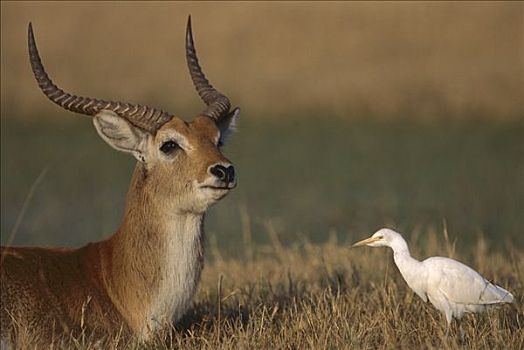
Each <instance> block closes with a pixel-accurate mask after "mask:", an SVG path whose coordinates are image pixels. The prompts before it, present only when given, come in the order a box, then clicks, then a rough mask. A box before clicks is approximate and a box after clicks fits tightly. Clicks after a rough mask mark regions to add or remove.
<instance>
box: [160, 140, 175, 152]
mask: <svg viewBox="0 0 524 350" xmlns="http://www.w3.org/2000/svg"><path fill="white" fill-rule="evenodd" d="M179 147H180V146H179V145H178V144H177V143H176V142H175V141H171V140H170V141H166V142H164V143H163V144H162V147H160V150H161V151H162V152H164V153H165V154H169V153H171V152H173V151H174V150H175V149H177V148H179Z"/></svg>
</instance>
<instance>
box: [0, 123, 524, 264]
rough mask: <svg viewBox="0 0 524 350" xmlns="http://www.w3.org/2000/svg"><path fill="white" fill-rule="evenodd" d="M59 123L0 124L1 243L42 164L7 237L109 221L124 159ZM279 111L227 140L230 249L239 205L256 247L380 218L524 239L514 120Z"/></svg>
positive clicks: (497, 240) (235, 246)
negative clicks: (231, 168) (234, 179)
mask: <svg viewBox="0 0 524 350" xmlns="http://www.w3.org/2000/svg"><path fill="white" fill-rule="evenodd" d="M66 117H67V116H64V118H66ZM66 119H67V120H66V122H65V123H56V124H54V123H52V122H46V123H33V124H23V123H21V122H15V121H13V120H11V119H4V120H3V121H2V150H1V151H2V163H1V165H2V167H1V186H2V196H1V201H2V218H1V219H2V223H1V229H2V243H5V242H6V241H7V240H8V237H7V236H8V235H9V234H8V233H9V232H10V231H11V229H12V227H13V225H14V222H15V220H16V217H17V215H18V214H19V212H20V209H21V207H22V204H23V201H24V198H25V196H26V194H27V192H28V190H29V188H30V187H31V184H32V183H33V182H34V181H35V179H36V178H37V177H38V175H39V174H40V172H41V171H42V169H44V168H45V167H46V166H48V167H49V168H48V171H47V173H46V176H45V178H44V179H43V181H42V182H41V183H40V184H39V185H38V186H37V188H36V190H35V192H34V195H33V197H32V199H31V201H30V202H29V205H28V207H27V211H26V215H25V216H24V218H23V221H22V224H21V226H20V229H19V230H18V232H17V233H16V236H15V238H14V243H15V244H43V245H66V246H76V245H81V244H84V243H86V242H88V241H92V240H98V239H101V238H103V237H106V236H107V235H109V234H111V233H112V232H113V231H114V230H115V229H116V228H117V226H118V224H119V220H120V217H121V214H122V208H123V203H124V198H125V192H126V189H127V186H128V181H129V178H130V174H131V169H132V167H133V163H134V162H133V160H132V159H131V157H129V156H127V155H125V154H121V153H119V152H115V151H114V150H113V149H111V148H110V147H108V146H107V145H106V144H105V143H104V142H103V141H102V140H100V139H99V137H98V136H97V134H96V132H95V130H94V128H93V127H92V125H91V123H90V122H89V120H88V119H87V118H86V119H82V118H73V117H72V116H71V118H70V119H69V118H66ZM279 120H280V121H279V122H276V121H273V122H258V121H257V120H256V118H255V117H251V116H249V115H247V113H246V115H244V116H243V119H242V120H241V123H240V129H239V132H238V133H237V134H236V135H234V136H233V138H232V139H231V142H230V143H229V145H228V146H226V147H225V150H224V152H225V154H226V155H227V156H228V157H229V158H230V159H231V160H232V161H233V162H234V163H235V165H236V167H237V173H238V178H239V186H238V187H237V189H236V190H235V191H233V193H232V194H231V195H230V196H229V197H227V198H226V199H225V200H223V201H222V202H221V203H219V204H218V205H217V206H216V207H213V208H212V209H211V210H210V213H209V215H208V218H207V222H206V226H207V232H208V235H209V236H210V237H215V238H216V240H217V241H218V244H219V247H220V249H221V250H222V251H223V253H224V254H225V255H226V256H234V255H235V254H236V253H237V252H238V250H239V249H241V245H240V244H239V242H240V241H241V237H242V234H241V228H242V225H243V223H242V220H241V219H239V218H240V217H241V215H239V214H241V213H244V214H246V213H247V214H248V216H249V217H250V218H251V224H252V226H253V232H254V234H253V240H254V242H255V243H267V236H266V235H264V234H259V233H260V232H265V229H266V227H267V226H268V225H271V226H272V227H273V228H274V229H275V230H276V232H277V233H278V234H279V236H280V238H281V240H282V242H283V244H284V245H288V244H290V243H292V242H294V241H296V239H297V238H298V237H307V238H308V239H309V240H311V241H312V242H324V241H325V240H326V234H327V233H328V232H330V231H334V232H337V233H338V235H339V237H340V239H341V240H342V241H343V242H347V241H350V240H352V239H354V238H357V237H363V236H365V235H367V234H369V233H371V232H372V231H374V230H375V229H377V228H380V227H382V226H385V225H389V226H393V227H396V228H398V229H399V230H400V231H403V232H405V233H406V235H407V236H408V237H409V236H410V235H411V234H419V235H420V236H421V237H420V239H422V240H424V235H423V234H421V233H422V232H424V230H427V229H428V228H434V227H439V228H442V226H443V224H444V223H446V224H447V228H448V231H449V232H450V235H451V236H452V237H454V238H455V239H457V244H458V247H459V248H460V247H463V246H465V245H467V244H469V242H470V241H472V240H476V239H477V237H478V236H479V235H482V236H483V237H485V238H486V239H487V241H488V242H489V243H490V244H491V245H492V246H494V247H496V248H497V249H503V248H504V247H507V246H508V245H516V246H518V247H520V248H522V247H524V238H523V237H522V232H524V220H523V218H522V213H523V212H524V141H523V140H524V138H523V135H524V123H523V122H522V121H514V122H495V121H485V120H471V119H469V120H468V121H451V120H449V121H440V122H431V123H429V122H428V123H421V122H416V121H414V119H411V120H402V119H401V120H397V121H390V122H388V121H376V120H365V119H361V120H356V121H343V120H338V119H335V118H328V117H326V116H319V117H315V118H304V119H299V118H289V117H285V116H282V117H281V118H279ZM64 228H67V229H64Z"/></svg>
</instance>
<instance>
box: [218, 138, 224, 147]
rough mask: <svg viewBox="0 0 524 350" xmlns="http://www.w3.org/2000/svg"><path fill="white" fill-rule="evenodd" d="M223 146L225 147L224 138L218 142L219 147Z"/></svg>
mask: <svg viewBox="0 0 524 350" xmlns="http://www.w3.org/2000/svg"><path fill="white" fill-rule="evenodd" d="M222 146H224V142H222V138H220V139H219V140H218V142H217V147H218V148H220V147H222Z"/></svg>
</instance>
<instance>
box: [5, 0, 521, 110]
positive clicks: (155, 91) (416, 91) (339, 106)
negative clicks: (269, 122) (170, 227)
mask: <svg viewBox="0 0 524 350" xmlns="http://www.w3.org/2000/svg"><path fill="white" fill-rule="evenodd" d="M1 6H2V20H1V25H2V31H1V35H2V40H1V42H2V50H1V57H2V60H1V64H2V72H1V73H2V74H1V75H2V79H1V80H2V91H1V95H2V98H1V106H2V117H5V116H6V115H10V116H19V115H20V116H26V117H28V118H41V117H42V116H43V117H46V116H51V115H62V113H58V112H57V111H58V109H57V107H55V106H54V105H52V104H51V103H49V102H48V101H47V100H46V99H45V98H44V97H43V96H42V94H41V92H40V91H38V88H37V86H36V83H35V81H34V78H33V77H32V75H31V71H30V68H29V63H28V59H27V43H26V37H27V24H28V22H29V21H32V22H33V25H34V28H35V34H36V37H37V41H38V44H39V47H40V51H41V54H42V56H43V60H44V63H45V65H46V67H47V69H48V71H49V73H50V75H51V77H53V78H54V80H56V81H57V82H58V83H59V84H60V85H62V87H63V88H65V89H67V90H70V91H71V92H74V93H78V94H87V95H95V96H96V95H98V96H99V97H105V98H114V99H123V100H131V101H132V102H140V103H148V104H154V105H159V106H160V107H162V108H164V109H166V110H170V111H172V112H174V113H177V114H179V115H181V116H183V117H186V118H189V117H191V116H192V115H194V114H195V113H196V112H198V111H199V109H200V106H201V104H200V102H199V101H198V98H197V96H196V94H195V92H194V91H193V88H192V86H191V82H190V79H189V76H188V73H187V69H186V67H185V61H184V52H183V42H184V41H183V40H184V39H183V38H184V30H185V22H186V18H187V15H188V14H190V13H191V14H192V16H193V21H194V30H195V35H196V43H197V48H198V51H199V54H200V56H201V61H202V64H203V66H204V68H205V71H206V72H207V73H208V76H209V77H210V79H211V81H212V82H213V83H214V84H215V85H216V86H217V87H219V88H220V89H222V90H224V91H225V92H227V93H228V94H229V95H231V97H232V100H233V103H235V104H239V105H240V106H241V107H242V108H243V111H244V115H245V116H250V117H253V116H254V115H256V116H257V117H260V118H262V117H263V118H277V117H279V116H282V115H286V116H297V117H298V116H301V115H303V114H307V115H322V116H324V115H328V116H333V115H335V116H338V117H342V118H355V117H362V116H368V115H375V116H378V117H381V118H394V117H398V116H404V117H406V116H407V117H415V118H417V119H420V118H431V117H444V116H445V117H460V118H464V117H471V116H474V117H478V116H483V117H488V118H493V119H508V118H518V117H522V115H523V112H524V111H523V109H522V108H523V106H522V102H521V101H522V95H523V94H524V80H523V79H522V77H523V76H524V66H523V65H522V61H523V60H524V37H523V35H524V34H523V33H524V19H523V16H524V15H523V14H524V11H523V6H524V5H523V3H522V2H509V3H508V2H493V3H489V2H482V3H475V2H467V3H460V2H459V3H439V2H432V3H431V2H426V3H423V2H420V3H417V2H403V3H387V2H386V3H362V2H355V3H350V2H347V3H345V2H338V3H336V2H331V3H312V2H302V3H300V2H298V3H295V2H292V3H264V2H256V3H246V2H244V3H234V2H229V3H228V2H221V3H207V2H199V3H191V2H184V3H183V2H155V3H150V2H147V3H146V2H122V3H116V2H104V3H90V2H81V3H79V2H18V1H17V2H7V1H2V2H1ZM284 96H285V97H284ZM283 97H284V98H283ZM60 118H62V117H60ZM60 120H62V119H60Z"/></svg>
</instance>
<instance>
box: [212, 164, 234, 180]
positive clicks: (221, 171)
mask: <svg viewBox="0 0 524 350" xmlns="http://www.w3.org/2000/svg"><path fill="white" fill-rule="evenodd" d="M209 172H210V173H211V174H213V175H214V176H216V177H217V178H218V179H219V180H221V181H224V182H227V183H231V182H234V181H235V167H233V166H232V165H230V166H228V167H227V168H226V167H225V166H223V165H220V164H217V165H214V166H212V167H211V168H210V169H209Z"/></svg>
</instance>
